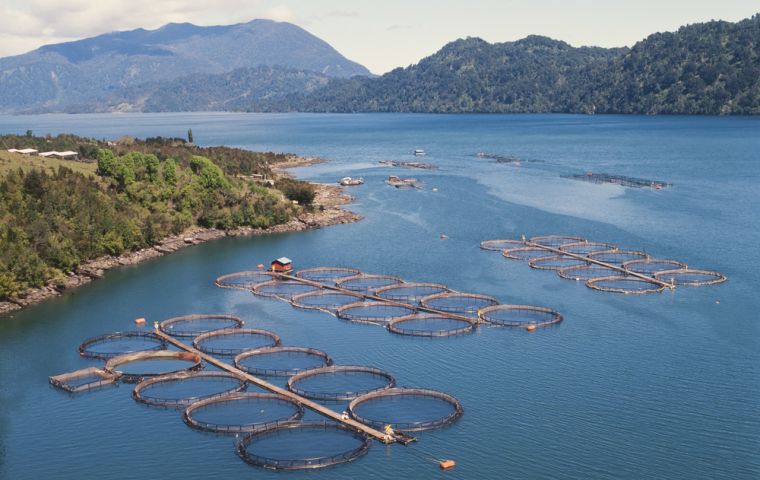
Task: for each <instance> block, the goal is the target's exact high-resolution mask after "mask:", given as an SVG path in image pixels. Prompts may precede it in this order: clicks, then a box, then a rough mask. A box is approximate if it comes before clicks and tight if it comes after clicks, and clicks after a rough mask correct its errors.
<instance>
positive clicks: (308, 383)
mask: <svg viewBox="0 0 760 480" xmlns="http://www.w3.org/2000/svg"><path fill="white" fill-rule="evenodd" d="M394 386H396V379H395V377H394V376H393V375H391V374H390V373H388V372H386V371H384V370H380V369H379V368H374V367H366V366H358V365H332V366H329V367H322V368H315V369H312V370H306V371H304V372H301V373H299V374H297V375H294V376H292V377H290V378H289V379H288V390H290V391H291V392H293V393H295V394H297V395H300V396H302V397H306V398H310V399H312V400H322V401H334V402H340V401H347V400H353V399H355V398H357V397H360V396H362V395H364V394H367V393H370V392H374V391H378V390H385V389H388V388H392V387H394Z"/></svg>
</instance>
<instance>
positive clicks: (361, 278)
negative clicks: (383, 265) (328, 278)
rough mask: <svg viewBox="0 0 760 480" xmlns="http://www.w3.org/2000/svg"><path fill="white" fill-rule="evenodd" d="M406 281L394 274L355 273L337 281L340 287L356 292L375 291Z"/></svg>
mask: <svg viewBox="0 0 760 480" xmlns="http://www.w3.org/2000/svg"><path fill="white" fill-rule="evenodd" d="M399 283H404V281H403V280H402V279H400V278H398V277H394V276H393V275H366V274H361V275H354V276H353V277H347V278H343V279H341V280H338V281H337V282H335V284H336V285H337V286H339V287H340V288H344V289H346V290H352V291H354V292H373V291H375V290H377V289H379V288H383V287H387V286H390V285H396V284H399Z"/></svg>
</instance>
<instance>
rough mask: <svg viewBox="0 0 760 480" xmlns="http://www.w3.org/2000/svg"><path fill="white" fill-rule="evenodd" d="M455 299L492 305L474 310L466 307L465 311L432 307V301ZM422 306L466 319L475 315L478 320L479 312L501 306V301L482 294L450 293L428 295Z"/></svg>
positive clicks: (421, 302)
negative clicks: (465, 299)
mask: <svg viewBox="0 0 760 480" xmlns="http://www.w3.org/2000/svg"><path fill="white" fill-rule="evenodd" d="M455 297H461V298H471V299H476V300H483V301H487V302H489V303H490V305H485V306H481V307H477V308H475V309H473V308H472V307H465V308H464V309H460V308H456V309H455V308H454V307H438V306H434V305H430V302H431V301H435V300H437V299H439V298H455ZM420 305H421V306H422V307H424V308H427V309H430V310H436V311H438V312H443V313H449V314H453V315H461V316H464V317H466V316H468V315H470V314H475V318H477V313H478V311H479V310H481V309H483V308H486V307H491V306H494V305H499V300H498V299H496V298H495V297H492V296H490V295H482V294H480V293H465V292H450V293H437V294H435V295H428V296H427V297H424V298H422V299H421V300H420Z"/></svg>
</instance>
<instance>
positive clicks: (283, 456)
mask: <svg viewBox="0 0 760 480" xmlns="http://www.w3.org/2000/svg"><path fill="white" fill-rule="evenodd" d="M371 443H372V441H371V440H370V438H369V437H368V436H366V435H364V434H362V433H359V432H357V431H356V430H353V429H351V428H348V427H346V426H343V425H341V424H338V423H328V422H302V423H292V424H284V425H273V426H269V427H265V428H263V429H260V430H257V431H255V432H253V433H250V434H248V435H245V436H244V437H243V438H241V439H240V440H239V441H238V443H237V445H236V447H235V448H236V451H237V454H238V455H239V456H240V458H242V459H243V461H245V462H246V463H248V464H250V465H255V466H257V467H262V468H267V469H270V470H312V469H316V468H325V467H330V466H333V465H339V464H341V463H347V462H351V461H353V460H356V459H357V458H359V457H361V456H362V455H364V454H366V453H367V452H368V451H369V448H370V445H371Z"/></svg>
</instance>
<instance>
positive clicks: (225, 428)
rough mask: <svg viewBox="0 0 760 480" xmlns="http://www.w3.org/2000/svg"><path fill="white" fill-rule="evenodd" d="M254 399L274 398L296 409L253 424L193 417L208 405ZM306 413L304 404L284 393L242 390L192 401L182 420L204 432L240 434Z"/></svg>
mask: <svg viewBox="0 0 760 480" xmlns="http://www.w3.org/2000/svg"><path fill="white" fill-rule="evenodd" d="M253 399H266V400H272V401H275V402H278V403H281V404H288V405H290V406H291V407H293V409H294V411H293V413H292V414H290V415H288V416H287V417H284V418H280V419H277V420H270V421H268V422H261V423H252V424H220V423H212V422H204V421H201V420H198V419H196V418H193V413H194V412H195V411H197V410H198V409H201V408H204V407H207V406H209V405H215V404H221V403H225V402H239V401H244V400H253ZM305 413H306V412H305V411H304V407H303V405H301V404H300V403H298V402H297V401H295V400H294V399H292V398H289V397H286V396H284V395H279V394H277V393H268V392H240V393H233V394H230V395H224V396H221V397H214V398H207V399H205V400H200V401H198V402H194V403H191V404H190V405H188V406H187V407H185V409H184V410H183V411H182V420H183V421H184V422H185V423H186V424H187V426H189V427H190V428H194V429H196V430H200V431H203V432H210V433H220V434H238V433H248V432H254V431H257V430H259V429H265V428H268V427H273V426H278V425H283V424H284V425H287V424H291V423H293V422H297V421H299V420H300V419H301V418H303V416H304V414H305Z"/></svg>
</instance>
